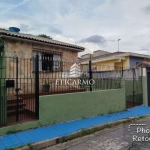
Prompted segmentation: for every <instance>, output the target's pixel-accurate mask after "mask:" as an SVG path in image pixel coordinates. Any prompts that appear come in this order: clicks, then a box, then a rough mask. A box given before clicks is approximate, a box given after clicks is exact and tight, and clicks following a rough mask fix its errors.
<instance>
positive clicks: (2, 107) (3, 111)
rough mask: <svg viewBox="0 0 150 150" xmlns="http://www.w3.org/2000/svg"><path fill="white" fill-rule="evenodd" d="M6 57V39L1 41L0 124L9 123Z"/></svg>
mask: <svg viewBox="0 0 150 150" xmlns="http://www.w3.org/2000/svg"><path fill="white" fill-rule="evenodd" d="M5 77H6V58H5V50H4V41H1V42H0V124H6V123H7V101H6V84H5Z"/></svg>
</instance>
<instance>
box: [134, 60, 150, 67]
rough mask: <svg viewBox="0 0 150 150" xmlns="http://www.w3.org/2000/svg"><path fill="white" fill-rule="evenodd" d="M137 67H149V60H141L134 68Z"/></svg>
mask: <svg viewBox="0 0 150 150" xmlns="http://www.w3.org/2000/svg"><path fill="white" fill-rule="evenodd" d="M138 67H150V62H149V61H143V62H141V63H139V64H138V65H136V66H135V68H138Z"/></svg>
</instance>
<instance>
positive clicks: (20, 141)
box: [0, 106, 150, 150]
mask: <svg viewBox="0 0 150 150" xmlns="http://www.w3.org/2000/svg"><path fill="white" fill-rule="evenodd" d="M145 115H150V108H149V107H145V106H139V107H135V108H132V109H129V110H128V111H123V112H119V113H114V114H109V115H104V116H98V117H93V118H87V119H82V120H75V121H71V122H65V123H60V124H55V125H50V126H45V127H40V128H36V129H31V130H27V131H21V132H17V133H14V134H9V135H4V136H1V137H0V150H4V149H6V148H15V147H18V146H21V145H27V144H29V143H30V144H31V143H35V142H39V141H43V140H47V139H53V138H55V137H63V136H66V135H70V134H72V133H73V132H77V131H79V130H81V129H86V128H90V127H92V126H97V125H100V124H105V123H108V122H113V121H117V120H120V119H124V118H129V117H136V116H145Z"/></svg>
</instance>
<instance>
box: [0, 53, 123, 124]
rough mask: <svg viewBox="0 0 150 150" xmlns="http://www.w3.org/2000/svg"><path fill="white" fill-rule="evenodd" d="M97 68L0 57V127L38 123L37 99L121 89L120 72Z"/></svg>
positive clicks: (44, 57) (45, 59)
mask: <svg viewBox="0 0 150 150" xmlns="http://www.w3.org/2000/svg"><path fill="white" fill-rule="evenodd" d="M56 56H57V57H56ZM99 68H103V70H102V71H96V70H94V68H93V66H92V64H91V62H89V64H88V66H87V65H81V64H79V63H78V62H74V61H72V62H71V61H64V60H61V59H60V57H59V55H55V59H54V57H53V55H51V54H47V55H46V54H45V55H41V56H39V55H38V54H36V55H34V56H33V57H32V58H22V57H17V56H13V57H11V56H10V57H2V56H0V125H1V126H3V125H6V124H10V123H14V122H22V121H26V120H34V119H38V118H39V96H40V95H49V94H60V93H73V92H86V91H96V90H109V89H117V88H121V77H122V73H123V72H122V68H120V67H119V68H120V70H119V68H117V70H116V71H113V70H109V69H112V68H110V67H109V66H107V67H106V66H105V69H106V70H104V67H101V66H99Z"/></svg>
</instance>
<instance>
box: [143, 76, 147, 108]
mask: <svg viewBox="0 0 150 150" xmlns="http://www.w3.org/2000/svg"><path fill="white" fill-rule="evenodd" d="M142 89H143V105H144V106H148V101H147V78H146V76H145V77H142Z"/></svg>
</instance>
